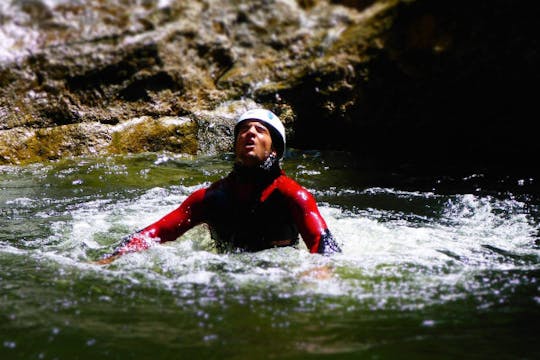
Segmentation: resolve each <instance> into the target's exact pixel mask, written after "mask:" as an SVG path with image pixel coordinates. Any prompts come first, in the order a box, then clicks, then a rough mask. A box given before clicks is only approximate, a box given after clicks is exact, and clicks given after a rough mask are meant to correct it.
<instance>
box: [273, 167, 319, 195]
mask: <svg viewBox="0 0 540 360" xmlns="http://www.w3.org/2000/svg"><path fill="white" fill-rule="evenodd" d="M275 184H276V188H277V189H278V190H279V192H281V193H282V194H283V195H284V196H285V197H289V198H294V199H295V200H303V199H307V198H309V197H311V194H310V193H309V191H307V190H306V189H305V188H304V187H303V186H302V185H300V184H299V183H298V182H296V181H295V180H293V179H292V178H290V177H289V176H287V175H286V174H285V173H282V174H281V175H280V176H279V177H278V178H277V179H276V181H275Z"/></svg>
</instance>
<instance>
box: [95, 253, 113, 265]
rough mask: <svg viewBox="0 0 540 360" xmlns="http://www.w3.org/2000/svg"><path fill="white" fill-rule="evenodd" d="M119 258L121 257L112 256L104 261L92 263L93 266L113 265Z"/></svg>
mask: <svg viewBox="0 0 540 360" xmlns="http://www.w3.org/2000/svg"><path fill="white" fill-rule="evenodd" d="M118 257H119V255H110V256H107V257H105V258H103V259H99V260H96V261H93V262H92V263H93V264H96V265H107V264H110V263H112V262H113V261H114V260H116V259H117V258H118Z"/></svg>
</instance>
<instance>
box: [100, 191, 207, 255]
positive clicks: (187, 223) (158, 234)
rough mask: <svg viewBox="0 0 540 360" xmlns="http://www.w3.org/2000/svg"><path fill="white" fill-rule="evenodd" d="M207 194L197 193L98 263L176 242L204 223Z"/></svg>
mask: <svg viewBox="0 0 540 360" xmlns="http://www.w3.org/2000/svg"><path fill="white" fill-rule="evenodd" d="M205 194H206V189H200V190H197V191H195V192H194V193H193V194H191V195H190V196H189V197H188V198H187V199H186V200H185V201H184V202H183V203H182V204H181V205H180V207H178V208H177V209H175V210H173V211H172V212H170V213H169V214H167V215H165V216H164V217H163V218H161V219H160V220H158V221H156V222H155V223H153V224H151V225H149V226H147V227H146V228H144V229H142V230H141V231H138V232H136V233H134V234H131V235H129V236H128V237H126V238H125V239H124V240H123V241H122V242H121V243H120V244H119V245H118V246H117V247H116V249H115V250H114V251H113V252H112V253H110V254H107V255H105V256H104V257H103V258H102V259H101V260H98V261H97V263H98V264H108V263H110V262H111V261H113V260H114V259H116V258H118V257H119V256H121V255H124V254H126V253H130V252H136V251H141V250H145V249H147V248H149V247H150V246H151V245H152V244H153V243H163V242H167V241H173V240H176V239H177V238H178V237H179V236H180V235H182V234H183V233H185V232H186V231H188V230H189V229H191V228H192V227H194V226H196V225H198V224H200V223H201V222H202V221H203V216H204V202H203V200H204V197H205Z"/></svg>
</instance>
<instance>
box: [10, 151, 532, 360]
mask: <svg viewBox="0 0 540 360" xmlns="http://www.w3.org/2000/svg"><path fill="white" fill-rule="evenodd" d="M230 160H231V159H230V157H229V156H223V157H211V158H208V157H200V158H188V157H178V156H170V155H166V154H146V155H138V156H127V157H111V158H104V159H77V160H65V161H62V162H58V163H51V164H40V165H30V166H25V167H0V191H1V192H0V212H1V217H0V358H1V359H94V358H98V357H99V358H118V359H149V358H153V359H184V358H185V359H193V358H205V359H206V358H210V359H223V358H227V359H259V358H262V359H266V358H278V359H311V358H313V359H315V358H317V359H322V358H324V359H455V358H472V359H476V358H478V359H482V358H497V359H533V358H538V357H539V355H540V351H539V350H538V347H537V346H536V340H537V338H538V335H539V329H540V317H539V315H540V291H539V288H540V284H539V275H540V246H539V244H538V234H539V229H540V225H539V224H540V222H539V218H540V217H539V215H538V214H539V206H538V205H539V203H538V198H537V194H534V193H532V190H528V189H529V188H527V186H526V185H527V184H531V183H534V181H535V180H534V179H529V178H524V179H513V180H509V178H505V179H503V180H497V181H493V182H489V181H487V180H486V178H485V177H484V176H483V175H479V174H475V175H474V174H473V175H470V176H468V177H463V178H454V179H449V178H448V177H446V178H442V177H439V178H430V179H426V178H422V179H420V178H412V177H406V178H405V177H396V176H395V175H392V174H377V173H373V172H368V171H365V170H362V169H361V168H359V167H358V166H356V165H355V162H354V160H353V159H352V158H350V157H347V156H345V155H344V154H330V153H328V154H320V153H311V152H291V153H289V154H288V157H287V159H286V161H285V166H284V167H285V170H286V172H287V173H288V174H289V175H291V176H292V177H293V178H295V179H297V180H298V181H299V182H300V183H301V184H303V185H304V186H305V187H307V188H308V189H309V190H310V191H312V192H313V193H314V194H315V196H316V197H317V199H318V201H319V205H320V210H321V212H322V214H323V216H324V217H325V219H326V220H327V222H328V224H329V226H330V228H331V230H332V232H333V233H334V235H335V237H336V238H337V239H338V241H339V242H340V244H341V246H342V248H343V250H344V253H343V254H341V255H337V256H333V257H329V258H328V257H322V256H319V255H310V254H308V253H307V251H306V250H305V248H303V247H302V246H300V247H299V248H298V249H296V248H282V249H272V250H268V251H262V252H259V253H253V254H218V253H216V252H215V250H214V248H213V244H212V241H211V240H210V238H209V235H208V232H207V230H206V229H205V228H204V227H199V228H196V229H194V230H192V231H190V232H189V233H187V234H186V235H185V236H184V237H182V238H181V239H179V240H178V241H176V242H173V243H169V244H164V245H158V246H155V247H152V248H151V249H149V250H148V251H145V252H143V253H137V254H130V255H127V256H124V257H122V258H121V259H119V260H118V261H116V262H115V263H113V264H111V265H108V266H97V265H94V264H92V263H91V261H92V260H94V259H97V258H98V257H99V256H100V255H101V254H103V253H106V252H108V251H110V249H111V248H112V247H114V245H115V244H116V243H118V241H120V238H121V237H122V236H125V235H126V234H129V233H130V232H132V231H135V230H137V229H139V228H141V227H143V226H145V225H147V224H149V223H151V222H153V221H155V220H157V219H159V217H161V216H162V215H164V214H166V213H167V212H169V211H171V210H172V209H174V208H175V207H176V206H178V205H179V203H180V202H181V201H182V200H183V199H185V197H186V196H187V195H188V194H190V193H191V192H192V191H193V190H194V189H196V188H199V187H201V186H204V185H207V184H209V183H210V182H211V181H214V180H217V179H219V178H220V177H222V176H224V175H225V174H227V173H228V171H229V170H230V167H231V163H230ZM471 179H472V180H471ZM479 180H482V181H479ZM514 182H515V183H516V184H517V186H510V185H512V184H514ZM443 185H444V186H443ZM514 185H515V184H514ZM516 189H517V191H516ZM320 266H327V267H330V268H331V269H332V276H331V278H329V279H317V278H316V277H315V276H313V274H314V273H313V269H315V268H318V267H320Z"/></svg>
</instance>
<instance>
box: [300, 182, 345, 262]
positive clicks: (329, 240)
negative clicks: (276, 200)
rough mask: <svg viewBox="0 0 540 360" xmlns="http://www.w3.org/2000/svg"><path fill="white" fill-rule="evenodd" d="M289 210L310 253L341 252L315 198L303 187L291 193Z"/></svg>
mask: <svg viewBox="0 0 540 360" xmlns="http://www.w3.org/2000/svg"><path fill="white" fill-rule="evenodd" d="M291 211H292V214H293V217H294V220H295V222H296V226H297V227H298V230H299V231H300V234H301V235H302V240H304V242H305V243H306V245H307V247H308V249H309V252H310V253H319V254H333V253H336V252H341V249H340V247H339V245H338V244H337V242H336V240H335V239H334V237H333V236H332V234H331V233H330V230H328V226H327V225H326V222H325V221H324V219H323V217H322V216H321V214H320V212H319V209H318V207H317V203H316V201H315V198H314V197H313V196H312V195H311V194H310V193H309V192H308V191H307V190H306V189H304V188H302V187H300V186H299V187H298V189H296V190H295V191H294V193H293V196H292V204H291Z"/></svg>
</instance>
